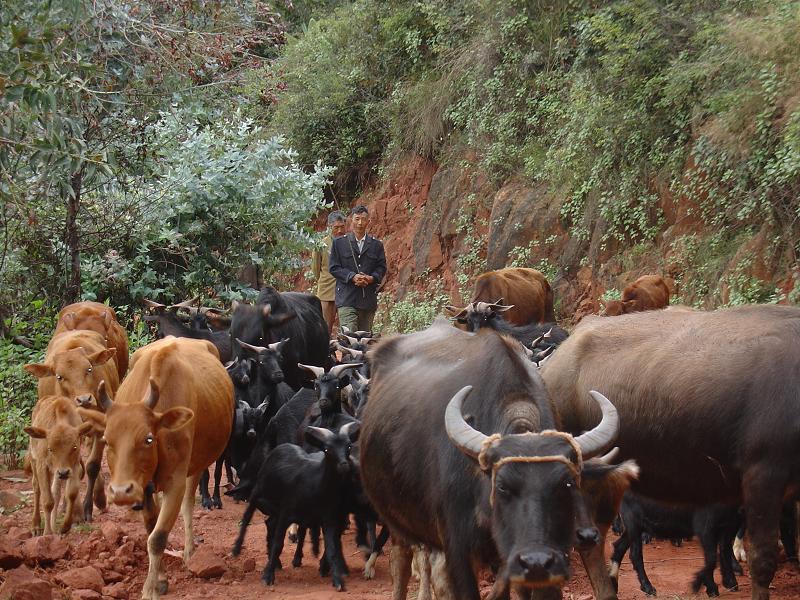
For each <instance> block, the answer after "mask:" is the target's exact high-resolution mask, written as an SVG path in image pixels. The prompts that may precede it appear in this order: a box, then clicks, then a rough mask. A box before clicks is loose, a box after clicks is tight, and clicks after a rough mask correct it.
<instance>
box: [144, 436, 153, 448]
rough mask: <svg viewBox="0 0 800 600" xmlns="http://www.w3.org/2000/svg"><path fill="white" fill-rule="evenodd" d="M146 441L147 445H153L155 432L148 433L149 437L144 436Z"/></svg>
mask: <svg viewBox="0 0 800 600" xmlns="http://www.w3.org/2000/svg"><path fill="white" fill-rule="evenodd" d="M144 443H145V446H150V445H152V443H153V434H152V433H148V434H147V437H146V438H144Z"/></svg>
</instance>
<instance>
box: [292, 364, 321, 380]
mask: <svg viewBox="0 0 800 600" xmlns="http://www.w3.org/2000/svg"><path fill="white" fill-rule="evenodd" d="M297 366H298V367H300V368H301V369H305V370H306V371H311V372H312V373H313V374H314V377H322V376H323V375H324V374H325V369H323V368H322V367H316V366H313V365H304V364H302V363H297Z"/></svg>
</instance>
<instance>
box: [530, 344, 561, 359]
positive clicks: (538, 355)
mask: <svg viewBox="0 0 800 600" xmlns="http://www.w3.org/2000/svg"><path fill="white" fill-rule="evenodd" d="M555 349H556V347H555V346H548V347H547V348H545V349H544V350H541V351H539V352H537V353H536V356H534V357H533V359H534V360H535V361H536V362H537V363H538V362H539V361H540V360H544V359H545V358H547V357H548V356H550V354H551V353H552V352H553V350H555Z"/></svg>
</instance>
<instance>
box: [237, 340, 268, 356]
mask: <svg viewBox="0 0 800 600" xmlns="http://www.w3.org/2000/svg"><path fill="white" fill-rule="evenodd" d="M236 343H237V344H239V345H240V346H241V347H242V348H245V349H246V350H251V351H252V352H255V353H257V354H259V353H261V352H265V351H266V350H267V349H266V348H264V346H252V345H250V344H248V343H247V342H243V341H242V340H240V339H239V338H236Z"/></svg>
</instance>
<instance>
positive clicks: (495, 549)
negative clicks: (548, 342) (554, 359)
mask: <svg viewBox="0 0 800 600" xmlns="http://www.w3.org/2000/svg"><path fill="white" fill-rule="evenodd" d="M371 352H372V369H373V375H372V378H371V387H372V389H371V392H370V399H369V403H368V404H367V407H366V409H365V411H364V420H363V421H362V433H361V442H360V444H361V452H360V454H361V477H362V482H363V485H364V489H365V491H366V493H367V495H368V497H369V499H370V501H371V502H372V505H373V506H374V507H375V509H376V510H377V512H378V514H379V515H380V517H381V519H382V520H383V522H384V523H385V524H386V525H387V526H388V527H389V528H390V530H391V531H392V534H393V540H394V544H395V547H398V548H407V547H408V544H411V543H423V544H426V545H428V546H430V547H432V548H436V549H443V550H444V552H445V555H446V560H447V573H448V576H449V580H450V584H451V586H452V590H453V594H454V596H455V597H456V598H459V599H462V600H478V599H479V597H480V596H479V594H478V587H477V582H476V579H475V574H474V572H473V563H482V564H488V565H490V566H492V567H495V568H497V569H498V571H497V582H498V583H497V588H498V589H497V593H498V596H496V597H503V596H504V595H505V594H506V593H508V590H509V587H515V588H530V587H552V588H558V587H560V586H561V585H562V584H563V583H564V582H565V581H566V580H567V578H568V576H569V571H568V565H569V559H568V556H569V551H570V549H571V548H572V547H573V545H575V543H576V538H578V541H579V542H585V543H586V545H587V546H590V545H591V543H592V542H596V541H597V540H598V539H599V537H600V534H599V533H598V532H597V530H596V529H595V528H594V527H592V528H590V529H591V532H587V530H586V528H585V519H579V518H577V516H578V515H580V514H582V513H583V512H584V511H585V508H586V506H585V500H584V496H583V494H582V493H581V492H582V491H583V492H585V493H587V494H589V492H590V488H592V486H595V487H596V488H597V489H596V490H595V491H593V492H592V497H593V498H596V499H597V500H596V501H597V502H598V505H597V507H596V508H595V510H596V513H595V519H596V520H597V521H596V522H597V523H598V527H601V528H603V529H607V528H608V527H609V526H610V524H611V521H612V519H613V517H614V515H615V514H616V512H617V508H618V506H619V502H620V500H621V498H622V494H623V492H624V490H625V489H626V488H627V486H628V483H629V479H630V478H631V477H634V476H635V473H636V467H635V466H634V465H631V464H625V465H622V466H616V467H612V466H609V465H606V464H595V463H593V462H584V461H588V459H589V458H591V457H592V456H595V455H598V454H600V453H601V452H602V451H603V450H604V449H606V448H607V447H608V446H609V445H611V444H612V442H613V440H614V438H615V437H616V430H617V427H618V423H617V419H616V411H615V410H614V407H613V405H612V404H611V403H610V402H609V401H608V400H607V399H606V398H605V397H603V396H602V395H600V394H598V393H596V392H593V393H592V395H591V396H589V398H592V397H593V398H594V399H595V402H596V403H597V404H599V405H600V407H601V410H602V412H603V414H604V415H605V417H604V419H603V421H602V423H601V424H600V425H598V427H597V428H593V429H591V430H590V431H587V432H586V433H584V434H582V435H580V436H578V437H576V438H572V437H570V436H564V435H563V434H560V433H558V432H555V431H553V430H554V429H556V427H557V424H558V421H557V416H556V415H555V414H554V413H553V412H552V410H551V402H550V399H549V398H548V396H547V393H546V391H545V389H544V385H543V383H542V381H541V377H540V376H539V374H538V372H537V369H536V368H535V367H534V366H533V365H531V364H530V363H529V362H528V361H527V360H526V359H525V357H524V356H523V355H522V353H521V352H520V351H519V346H518V344H516V342H512V341H510V340H507V339H505V338H504V337H502V336H499V335H497V333H495V332H494V331H491V330H483V331H480V332H478V333H477V334H470V333H466V332H463V331H460V330H458V329H455V328H453V327H450V326H449V324H448V322H447V321H446V320H445V319H443V318H440V319H437V321H436V322H434V324H433V325H432V326H431V327H430V328H429V329H427V330H425V331H422V332H419V333H414V334H410V335H405V336H397V337H394V338H390V339H387V340H385V341H383V342H382V343H380V344H378V346H377V347H376V348H374V349H373V350H371ZM463 413H466V414H469V415H470V421H471V422H472V423H473V424H474V427H473V426H471V425H469V424H468V423H467V422H466V421H465V419H464V417H463V416H462V414H463ZM490 435H491V437H490ZM578 449H580V450H578ZM581 456H582V457H583V459H581V458H580V457H581ZM600 491H603V493H604V494H605V495H606V496H607V497H608V500H604V499H603V498H601V494H600ZM606 504H607V505H606ZM576 529H578V530H579V531H576ZM587 536H588V539H586V538H587ZM582 555H583V556H584V558H585V560H586V562H587V569H588V570H589V573H590V577H591V578H592V581H593V585H594V586H595V587H596V590H595V591H596V595H597V596H598V597H599V598H603V599H606V598H612V597H614V595H615V594H614V591H613V589H612V588H611V581H610V579H609V578H608V574H607V572H606V571H605V569H606V567H605V564H604V560H603V557H602V548H600V547H599V546H592V549H591V550H589V549H586V548H585V547H584V550H583V553H582ZM392 556H393V558H395V557H396V558H397V560H398V563H396V564H395V565H394V566H393V569H396V570H395V571H394V572H395V573H398V574H399V575H400V576H399V577H398V578H397V579H396V580H395V585H396V586H401V587H402V586H404V585H405V584H406V583H407V580H408V573H409V569H410V566H409V561H410V557H411V554H410V551H405V552H403V551H402V550H398V551H396V552H395V551H394V550H393V553H392Z"/></svg>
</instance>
